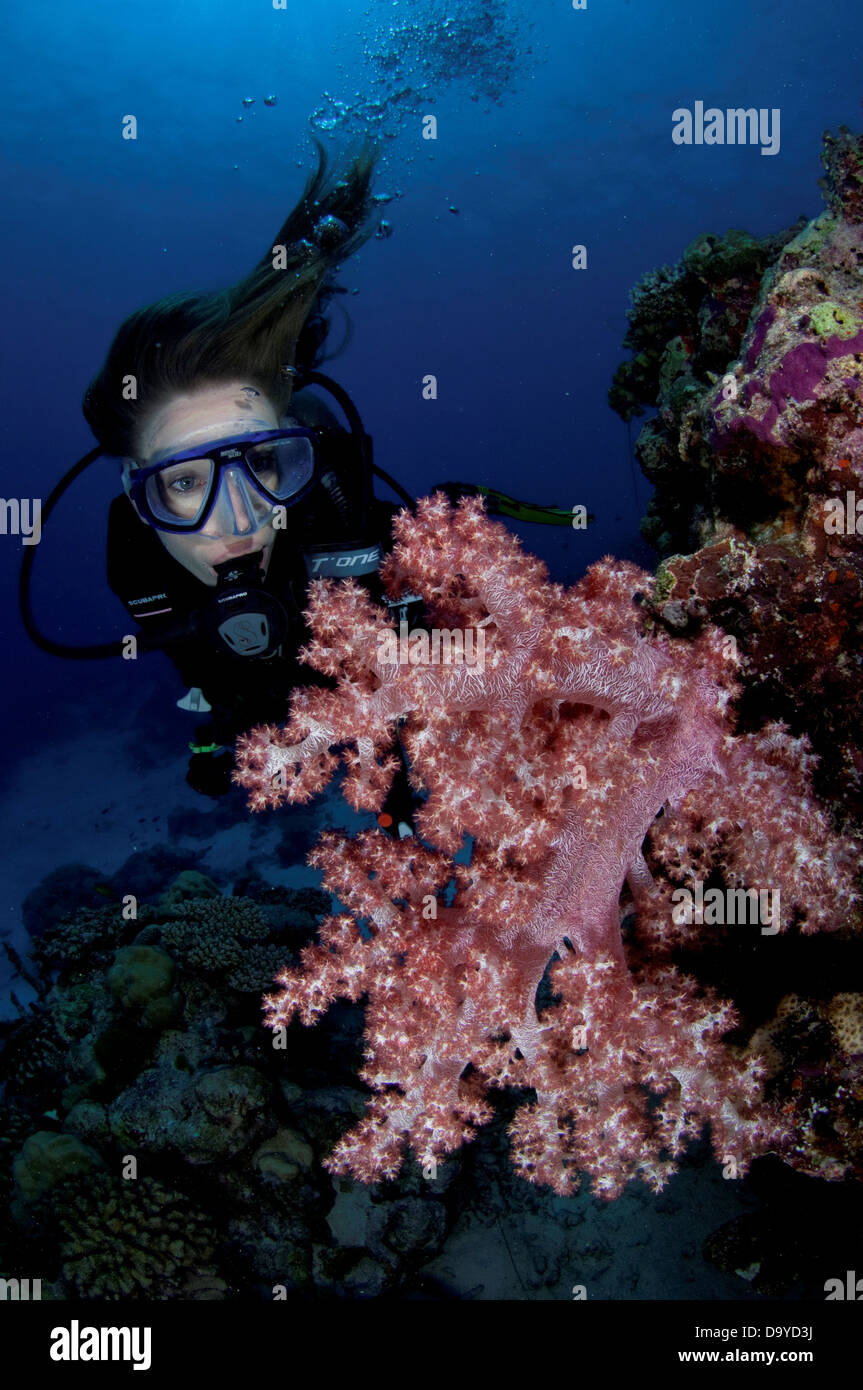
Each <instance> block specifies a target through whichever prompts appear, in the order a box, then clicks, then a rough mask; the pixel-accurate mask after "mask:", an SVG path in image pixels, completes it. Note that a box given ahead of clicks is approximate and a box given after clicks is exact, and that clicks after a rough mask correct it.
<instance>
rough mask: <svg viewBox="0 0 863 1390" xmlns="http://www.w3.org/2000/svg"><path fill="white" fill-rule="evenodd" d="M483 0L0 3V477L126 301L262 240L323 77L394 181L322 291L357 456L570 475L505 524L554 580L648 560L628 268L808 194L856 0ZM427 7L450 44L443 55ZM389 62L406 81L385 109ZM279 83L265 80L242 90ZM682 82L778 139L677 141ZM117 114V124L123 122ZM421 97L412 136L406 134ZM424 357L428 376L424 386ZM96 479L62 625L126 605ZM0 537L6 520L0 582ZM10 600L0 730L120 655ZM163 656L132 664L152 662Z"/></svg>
mask: <svg viewBox="0 0 863 1390" xmlns="http://www.w3.org/2000/svg"><path fill="white" fill-rule="evenodd" d="M485 8H486V7H485V6H484V5H483V4H482V3H481V0H468V3H464V4H462V5H459V4H456V3H453V4H450V5H448V6H442V5H441V4H435V3H429V2H428V0H413V2H411V3H409V2H408V0H402V3H401V4H391V3H389V0H385V2H384V0H381V2H378V0H375V2H374V3H368V4H366V5H364V6H363V5H359V4H353V5H351V4H346V3H344V2H343V0H315V4H314V6H312V5H306V6H304V7H303V6H295V5H289V6H288V7H287V9H286V10H284V11H279V10H274V9H272V7H271V6H268V5H266V4H262V3H259V0H232V3H231V4H230V5H224V6H222V5H214V4H184V5H180V6H178V5H176V4H175V3H170V4H169V3H165V2H164V0H163V2H160V0H156V2H155V3H153V4H151V5H148V6H147V7H145V8H142V9H135V10H129V8H128V7H126V6H117V5H115V4H113V3H108V0H90V3H89V4H87V5H85V6H84V8H83V9H79V8H77V7H74V8H73V7H65V6H61V5H58V4H56V3H45V2H44V0H36V3H33V4H28V5H27V6H21V7H17V8H16V9H15V10H14V11H13V12H7V14H6V16H5V18H4V24H3V27H4V30H5V38H4V50H5V73H4V102H3V106H4V117H5V120H4V127H5V133H4V140H3V143H2V149H0V159H2V166H3V168H2V177H3V187H4V190H5V193H6V209H7V210H6V216H5V217H4V219H3V224H2V229H0V236H2V238H3V242H4V249H3V256H2V260H0V276H2V294H3V300H4V304H5V310H4V323H3V329H4V331H3V345H4V361H3V373H2V376H3V396H4V401H5V409H4V412H3V421H2V432H3V434H2V437H3V448H2V460H3V464H2V467H3V495H4V496H9V495H31V496H32V495H34V494H38V495H41V496H42V497H44V496H45V495H46V494H47V492H48V490H49V489H50V487H51V485H52V484H53V483H54V481H55V480H56V479H57V477H58V476H59V474H60V472H61V471H62V470H63V469H64V468H65V467H66V466H67V465H68V464H69V463H71V462H72V461H74V459H76V458H77V457H78V456H79V455H80V454H82V453H83V452H84V451H85V450H86V449H87V448H89V447H90V445H91V443H92V440H91V437H90V434H89V431H88V429H87V428H86V425H85V423H84V421H83V418H82V416H81V413H80V399H81V396H82V393H83V390H84V387H85V386H86V383H87V382H88V380H89V379H90V377H91V376H92V375H93V374H94V373H95V371H96V370H98V367H99V366H100V364H101V361H102V357H103V355H104V352H105V351H106V349H107V347H108V344H109V342H110V339H111V337H112V336H113V333H114V332H115V330H116V328H117V326H118V324H119V321H120V319H121V318H122V317H123V316H124V315H125V314H127V313H128V312H130V311H131V310H132V309H133V308H136V307H138V306H140V305H142V304H144V303H148V302H151V301H152V300H154V299H156V298H158V297H160V296H162V295H164V294H166V293H169V292H171V291H173V290H180V289H188V288H198V287H207V288H210V287H218V286H221V285H223V284H227V283H231V282H233V281H234V280H236V279H237V278H238V276H239V275H241V274H243V273H245V271H246V270H247V269H248V268H249V267H250V266H251V264H252V263H253V262H254V260H256V259H257V257H258V256H259V255H260V254H261V252H262V249H263V248H264V247H266V246H267V245H269V242H268V241H267V238H268V237H270V236H271V235H272V233H273V232H274V231H275V230H276V228H277V227H278V225H279V223H280V221H281V220H282V218H283V216H284V215H285V212H286V211H287V209H288V208H289V207H290V206H292V205H293V202H294V200H295V198H296V196H297V194H298V192H299V190H300V187H301V185H302V181H303V178H304V175H305V171H306V170H307V169H308V168H309V167H310V165H311V161H312V154H313V152H312V150H311V146H310V144H309V141H308V139H307V132H308V130H309V128H310V124H309V123H310V117H311V116H312V115H313V113H315V112H318V113H319V114H318V122H319V126H320V124H321V123H326V119H327V116H328V115H330V116H331V115H332V112H333V110H334V109H335V105H334V103H335V102H336V101H341V102H342V103H343V104H344V105H345V106H347V107H348V108H354V109H355V114H354V116H353V119H352V120H350V119H349V122H348V130H353V131H359V130H360V129H361V128H362V127H363V124H364V121H363V111H364V110H365V109H367V107H368V104H369V103H372V102H378V103H384V105H385V107H386V109H385V110H384V119H383V122H382V126H381V129H382V130H383V132H384V145H385V147H386V157H385V161H384V165H383V167H382V170H381V173H380V176H379V179H378V185H377V186H378V188H379V190H381V191H389V192H392V191H395V190H396V189H398V190H399V191H401V192H402V194H403V197H402V198H400V199H398V200H397V201H396V202H394V203H393V204H391V205H390V207H389V209H388V215H389V218H390V220H391V222H392V224H393V227H394V234H393V236H392V237H391V238H390V239H389V240H386V241H372V242H371V243H369V244H368V245H367V246H366V247H365V248H363V250H362V251H361V253H360V255H359V257H358V259H357V262H356V263H352V264H350V265H349V266H347V267H345V272H344V283H345V284H347V285H348V286H349V288H350V289H351V290H353V289H357V290H358V291H359V293H358V294H356V295H353V294H351V295H349V296H347V297H346V298H345V299H343V300H342V301H341V303H343V304H346V305H347V308H348V310H349V312H350V315H351V319H352V322H353V338H352V341H351V343H350V346H349V347H348V349H347V350H346V352H345V353H344V355H343V356H342V357H341V358H340V359H338V360H337V361H335V362H333V363H330V364H329V370H330V371H332V372H334V374H335V375H336V376H337V377H338V379H339V380H340V381H342V382H343V384H344V385H345V386H346V387H347V388H348V389H349V390H350V391H351V392H352V393H353V395H354V398H355V400H356V402H357V404H358V406H359V408H360V410H361V412H362V414H363V416H364V419H365V422H366V426H367V428H368V429H369V430H370V432H371V433H372V434H373V436H374V438H375V441H376V448H377V458H378V462H379V463H381V464H382V465H383V466H384V467H385V468H387V469H388V470H389V471H391V472H392V473H394V474H395V475H396V476H397V477H399V478H400V479H401V480H402V481H403V483H404V484H405V485H406V486H407V487H408V488H409V489H411V490H412V491H414V492H417V493H419V492H422V491H423V490H424V489H426V488H428V487H429V486H430V485H431V484H432V483H433V482H435V481H439V480H440V479H441V478H444V477H459V478H464V479H468V480H477V481H488V482H493V483H494V484H496V485H497V486H500V487H502V488H504V489H505V490H509V491H511V492H513V493H514V494H515V495H517V496H519V495H520V496H526V497H528V498H530V499H534V500H537V501H547V502H552V503H557V504H559V505H563V506H567V507H569V506H571V505H572V504H573V503H574V502H578V501H584V502H585V503H586V504H587V505H588V506H589V508H590V510H591V511H593V512H595V513H596V516H597V521H596V523H595V526H594V527H593V528H592V529H591V530H590V531H589V533H588V534H587V535H584V534H576V533H573V534H571V535H570V534H569V533H567V532H566V531H565V530H557V529H551V528H545V529H543V528H538V527H530V528H528V529H526V530H525V532H524V535H525V539H526V540H527V542H528V544H529V545H530V546H531V548H533V549H534V550H536V551H538V552H539V553H541V554H542V555H543V556H544V558H546V559H547V561H548V562H549V564H550V566H551V568H552V571H553V573H554V574H555V577H559V578H561V579H574V578H576V577H577V576H578V575H579V574H580V573H581V572H582V570H583V568H584V565H585V564H586V563H588V562H589V561H590V560H592V559H595V558H597V557H598V556H600V555H602V554H603V553H605V552H607V551H612V552H614V553H616V554H619V555H626V556H629V557H631V558H634V559H636V560H639V561H640V562H642V563H648V564H649V563H650V552H649V551H648V550H647V549H646V547H645V546H644V545H643V543H642V542H641V540H640V537H639V535H638V529H637V522H638V517H639V515H640V514H641V512H642V511H643V510H644V505H645V502H646V499H647V496H648V491H649V488H648V484H647V482H646V480H645V479H644V478H643V477H641V476H640V474H639V475H638V477H637V478H636V477H635V476H634V468H633V463H632V458H631V454H630V449H629V442H628V438H627V431H626V427H625V426H624V425H623V424H622V422H621V421H620V420H619V419H618V418H617V416H616V415H614V414H613V413H612V412H611V410H610V409H609V408H608V405H607V402H606V391H607V389H608V385H609V381H610V378H611V375H612V372H613V370H614V367H615V365H616V364H617V362H618V361H619V360H620V357H621V347H620V342H621V338H622V336H623V333H624V331H625V326H626V324H625V312H626V307H627V295H628V291H629V288H630V287H631V286H632V285H633V284H634V283H635V281H636V280H637V279H638V277H639V276H640V275H641V274H642V273H643V272H644V271H645V270H647V269H650V268H651V267H654V266H657V265H660V264H662V263H663V262H673V261H674V260H676V259H677V258H678V256H679V255H680V253H681V252H682V250H683V249H684V247H685V246H686V245H687V243H688V242H689V241H690V240H691V238H692V237H694V236H695V235H697V234H698V233H699V232H702V231H714V232H723V231H724V230H726V229H727V228H728V227H732V226H739V227H744V228H747V229H749V230H750V231H752V232H753V233H757V234H762V233H765V232H767V231H768V230H771V229H774V228H777V227H780V226H784V225H786V224H788V223H789V222H791V221H792V220H793V219H794V218H796V217H797V216H798V215H799V214H800V213H801V212H805V213H807V214H808V215H810V216H812V215H815V214H816V213H817V212H818V211H819V209H820V199H819V192H818V188H817V186H816V180H817V178H818V177H819V174H820V166H819V161H818V155H819V142H820V136H821V132H822V130H823V129H824V128H825V127H831V128H834V129H835V128H836V126H837V125H838V124H839V123H841V122H846V123H848V124H850V125H852V126H854V125H856V123H857V120H858V116H859V110H860V97H861V91H860V87H861V82H860V70H859V56H858V55H859V47H860V37H861V29H863V23H861V19H860V12H859V6H858V5H857V3H856V0H831V4H830V5H829V6H828V7H824V6H817V5H812V4H809V3H801V0H784V3H779V2H778V0H777V3H773V4H770V3H752V2H751V0H730V3H726V4H723V5H717V6H714V7H708V6H698V7H693V6H690V5H689V4H687V3H683V0H655V2H654V3H646V2H645V0H638V3H635V2H633V3H626V2H625V0H603V3H599V0H590V4H589V6H588V8H587V9H586V10H584V11H575V10H573V9H572V8H571V7H570V6H568V5H567V4H564V3H542V4H540V5H530V6H528V5H524V4H521V3H512V4H507V5H497V4H494V5H492V6H490V7H489V9H488V13H489V15H490V16H491V22H490V27H489V31H488V32H487V33H485V32H483V30H482V26H481V23H480V19H481V16H482V13H483V11H484V9H485ZM445 16H450V17H451V18H453V17H454V22H455V23H457V25H458V26H460V29H461V31H462V33H463V41H462V44H461V49H462V52H461V58H460V59H458V60H454V59H453V58H452V56H450V57H449V58H448V60H447V62H446V63H445V64H443V66H444V67H445V69H446V72H445V73H443V74H442V73H441V72H440V68H441V66H442V63H441V61H440V60H439V59H438V58H436V51H437V49H436V47H435V38H436V35H437V36H438V38H439V36H440V32H441V31H440V29H439V27H436V26H439V25H440V23H441V21H442V19H443V18H444V17H445ZM438 48H439V44H438ZM528 50H530V51H529V52H528ZM460 68H461V69H462V71H459V69H460ZM453 73H454V74H455V75H454V76H451V74H453ZM477 74H478V76H477ZM390 79H392V80H390ZM423 84H425V86H426V91H423V90H422V88H423ZM405 86H407V87H412V89H413V93H414V95H412V96H407V97H403V98H401V99H400V100H399V99H397V100H394V101H392V100H391V101H390V102H389V105H388V106H387V105H386V102H387V98H388V96H389V94H391V92H392V91H393V90H394V89H395V90H399V89H403V88H404V87H405ZM271 92H272V93H275V94H276V96H277V98H278V102H277V105H275V106H273V107H265V106H264V105H263V98H264V97H265V96H266V95H268V94H269V93H271ZM325 92H326V93H329V94H330V97H331V98H332V100H331V101H330V102H329V103H327V101H326V100H325V99H324V96H323V94H324V93H325ZM246 96H253V97H254V98H255V105H254V106H253V107H249V108H244V107H243V105H242V99H243V98H244V97H246ZM472 97H478V100H472ZM698 99H702V100H704V101H705V104H706V105H709V104H711V103H715V104H718V105H719V106H721V107H725V106H726V105H746V106H750V105H751V106H755V107H757V108H761V107H765V108H771V109H772V108H773V107H779V108H780V110H781V148H780V150H779V153H778V154H776V155H775V156H772V157H770V156H763V155H762V154H761V153H760V150H759V148H758V147H750V146H746V147H730V146H725V147H707V146H701V147H696V146H692V147H689V148H687V147H681V146H676V145H674V144H673V143H672V140H671V112H672V110H673V109H674V108H676V107H678V106H680V105H686V106H688V107H692V105H693V103H694V101H695V100H698ZM130 112H131V113H133V114H135V115H136V116H137V118H138V122H139V137H138V139H137V141H135V142H132V141H126V140H123V139H121V135H120V129H121V118H122V117H123V116H124V115H125V114H127V113H130ZM427 112H433V113H434V114H435V115H436V116H437V119H438V139H437V140H436V141H434V142H431V141H424V140H423V139H422V138H421V117H422V115H423V114H426V113H427ZM321 113H323V115H321ZM240 114H242V115H244V120H243V121H242V122H241V123H238V122H237V120H236V117H237V115H240ZM348 115H349V117H350V111H349V112H348ZM343 134H344V131H340V130H339V129H336V130H334V131H332V132H330V133H327V134H326V135H325V138H326V139H327V140H328V141H330V142H336V143H337V142H338V140H339V138H340V136H343ZM450 206H455V207H457V208H458V209H459V211H458V213H457V214H452V213H450V212H449V211H448V209H449V207H450ZM576 243H582V244H584V245H585V246H586V247H587V249H588V268H587V269H586V270H583V271H574V270H573V269H571V268H570V254H569V252H570V247H571V246H572V245H574V244H576ZM337 332H338V324H337ZM428 372H434V373H435V374H436V375H437V377H438V382H439V397H438V400H437V401H435V402H433V403H432V402H428V401H424V400H423V399H422V396H421V389H420V382H421V379H422V377H423V376H424V375H425V374H426V373H428ZM634 428H635V429H636V431H637V422H636V424H635V426H634ZM25 482H26V488H25V487H24V483H25ZM114 490H115V480H114V478H113V476H111V474H110V470H108V469H107V467H106V466H105V465H104V464H101V465H98V464H97V465H95V466H94V468H93V469H92V470H91V476H90V477H88V478H87V479H86V480H85V481H82V482H81V483H80V484H78V485H77V487H76V488H75V490H74V492H73V493H72V494H70V496H69V497H68V499H67V501H66V502H65V503H64V505H63V507H62V508H61V510H60V511H58V513H57V514H56V519H55V520H54V521H53V522H52V523H51V524H50V525H49V527H47V528H46V534H45V537H44V540H43V543H42V545H41V547H40V550H39V555H38V559H37V565H36V569H37V576H36V586H35V592H36V598H37V602H38V606H39V611H40V613H41V615H42V617H43V619H44V622H45V624H46V625H48V626H51V627H52V629H53V630H55V631H59V630H61V629H62V634H63V636H64V638H65V639H66V640H75V639H78V640H88V639H89V638H90V636H91V635H92V636H93V638H94V640H99V639H100V638H102V639H104V638H105V637H106V636H110V635H113V634H114V633H116V632H118V631H119V630H121V629H122V627H123V613H122V610H121V609H120V607H119V605H118V604H117V602H116V601H115V600H114V598H113V597H112V595H111V594H110V593H109V592H108V591H107V590H106V588H105V585H104V582H103V578H102V555H103V548H104V514H105V504H106V502H107V500H108V498H109V497H110V495H111V493H112V492H113V491H114ZM20 550H21V547H20V543H19V541H18V539H17V538H15V537H3V538H0V566H2V582H3V592H4V593H5V594H6V595H7V599H8V601H9V606H10V610H11V608H12V601H13V592H14V580H15V571H16V567H17V564H18V561H19V558H20ZM118 624H119V627H118ZM4 627H5V628H6V639H5V640H6V644H7V654H8V667H7V670H8V672H9V673H14V676H12V675H11V674H10V675H7V678H6V684H5V694H6V700H7V702H8V708H9V718H10V721H11V723H12V725H13V726H14V728H15V731H16V732H15V738H14V740H13V747H12V749H10V752H12V753H15V752H23V751H25V750H26V749H27V748H28V747H29V746H32V745H33V743H34V742H38V743H41V742H42V741H43V740H44V739H45V738H46V737H50V736H51V734H50V730H51V729H52V728H53V727H55V726H58V725H59V726H64V725H67V724H68V722H69V721H72V723H74V720H75V706H76V702H77V701H78V699H79V697H80V696H84V697H86V696H87V695H88V694H93V693H99V694H100V695H101V697H102V698H104V699H105V700H106V701H110V702H111V703H117V702H119V701H121V700H122V697H123V690H124V688H125V687H124V682H125V681H126V675H125V673H124V672H122V671H118V670H117V669H116V668H115V663H108V664H107V665H106V664H105V663H102V664H101V666H100V667H99V668H98V669H97V668H95V667H94V666H82V665H77V664H76V665H70V664H63V663H60V662H58V661H57V660H55V659H53V658H49V657H43V656H42V655H41V654H39V653H37V652H35V651H33V650H32V649H31V648H30V647H29V645H28V644H27V642H26V640H25V639H24V638H23V637H22V635H21V634H20V628H19V625H18V623H17V622H16V620H15V618H14V616H13V614H12V612H11V611H10V613H9V616H8V622H7V623H4ZM161 668H162V663H161V661H160V659H159V658H154V659H153V660H152V661H151V662H150V665H149V669H150V671H151V672H152V673H153V675H152V679H156V678H157V677H156V674H155V673H156V671H157V670H159V669H161ZM138 678H139V679H140V678H141V677H140V676H139V677H138Z"/></svg>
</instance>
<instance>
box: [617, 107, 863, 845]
mask: <svg viewBox="0 0 863 1390" xmlns="http://www.w3.org/2000/svg"><path fill="white" fill-rule="evenodd" d="M822 162H823V165H824V169H825V178H824V179H823V180H822V189H823V192H824V198H825V202H826V204H827V209H826V211H824V212H822V213H821V215H820V216H818V217H816V218H815V219H814V220H812V221H809V222H806V221H805V220H803V219H801V221H800V222H798V223H796V224H795V225H794V226H793V227H789V228H785V229H783V230H781V231H779V232H777V233H776V234H774V235H771V236H767V237H763V238H757V237H752V236H749V235H748V234H747V233H746V232H743V231H737V230H735V231H730V232H727V233H726V234H725V235H724V236H717V235H704V236H700V237H698V238H696V240H695V241H694V242H693V243H692V244H691V245H690V246H689V247H688V248H687V249H686V250H685V251H684V253H683V256H682V258H681V260H680V261H679V263H678V264H677V265H676V266H674V267H673V268H669V267H667V266H663V267H662V268H661V269H659V270H657V271H652V272H650V273H649V274H648V275H646V276H644V278H643V279H642V280H641V282H640V283H639V285H638V286H637V287H636V288H635V289H634V290H633V292H632V305H631V309H630V313H629V319H630V328H629V333H628V335H627V338H626V340H625V342H626V345H627V346H628V347H630V348H631V349H632V350H633V354H634V355H633V357H632V358H631V360H629V361H627V362H625V363H623V364H622V365H621V366H620V367H619V368H618V370H617V373H616V375H615V379H614V384H613V386H612V389H611V392H610V395H609V400H610V404H611V405H612V406H613V408H614V409H615V410H617V411H618V413H619V414H620V415H622V416H623V418H624V419H631V418H632V417H633V416H634V415H637V414H641V413H643V411H644V409H645V408H646V407H652V408H654V409H655V411H656V414H655V415H654V416H653V417H652V418H651V419H650V420H648V422H647V423H646V424H645V425H644V427H643V429H642V430H641V433H640V435H639V437H638V440H637V443H636V446H635V449H636V455H637V458H638V460H639V462H640V464H641V467H642V469H643V471H644V473H645V474H646V476H647V477H648V478H649V479H650V481H651V482H652V483H653V485H654V488H655V492H654V496H653V497H652V499H651V502H650V505H649V510H648V515H647V517H646V518H645V519H644V522H643V523H642V529H643V532H644V535H645V537H646V538H647V540H648V541H649V542H650V543H651V544H652V545H653V546H655V548H656V549H657V550H658V551H659V552H660V555H661V557H662V563H661V565H660V568H659V571H658V574H657V578H656V583H655V586H654V591H653V594H652V599H651V602H652V605H653V610H654V614H655V617H656V620H657V622H658V623H659V624H661V625H662V626H664V627H665V628H666V629H667V630H669V631H674V632H678V633H687V632H691V633H693V634H694V633H695V632H697V631H698V630H699V629H700V627H701V626H702V625H703V624H704V623H705V622H710V623H716V624H717V625H718V626H720V627H721V628H723V629H724V630H725V631H726V632H727V633H728V634H729V635H731V636H733V637H734V638H735V640H736V642H737V643H738V649H739V654H740V656H741V658H742V672H743V678H744V687H745V688H744V694H743V697H742V699H741V701H740V703H739V719H740V725H741V727H744V728H747V727H748V728H753V729H754V728H758V727H761V726H762V725H763V724H764V722H765V721H767V720H770V719H778V720H782V721H783V722H785V723H786V724H787V725H788V726H789V728H790V729H791V730H792V731H793V732H794V733H795V734H801V733H805V734H807V735H808V737H809V740H810V742H811V745H812V747H813V749H814V751H815V753H816V754H817V756H818V759H819V766H818V771H817V773H816V789H817V791H818V793H819V795H820V796H821V797H822V799H824V800H826V801H829V802H830V803H831V804H832V806H833V808H834V812H835V816H836V819H837V823H838V824H840V825H842V826H843V827H844V828H846V829H855V830H856V831H858V832H859V829H860V827H861V824H863V752H861V749H860V746H859V735H858V728H859V705H860V699H861V696H863V657H861V631H863V544H861V535H863V138H861V137H855V136H854V135H852V134H851V132H850V131H849V130H847V129H845V128H844V127H843V129H842V130H841V131H840V132H839V134H838V135H836V136H834V135H831V134H829V133H828V134H825V136H824V147H823V154H822Z"/></svg>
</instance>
